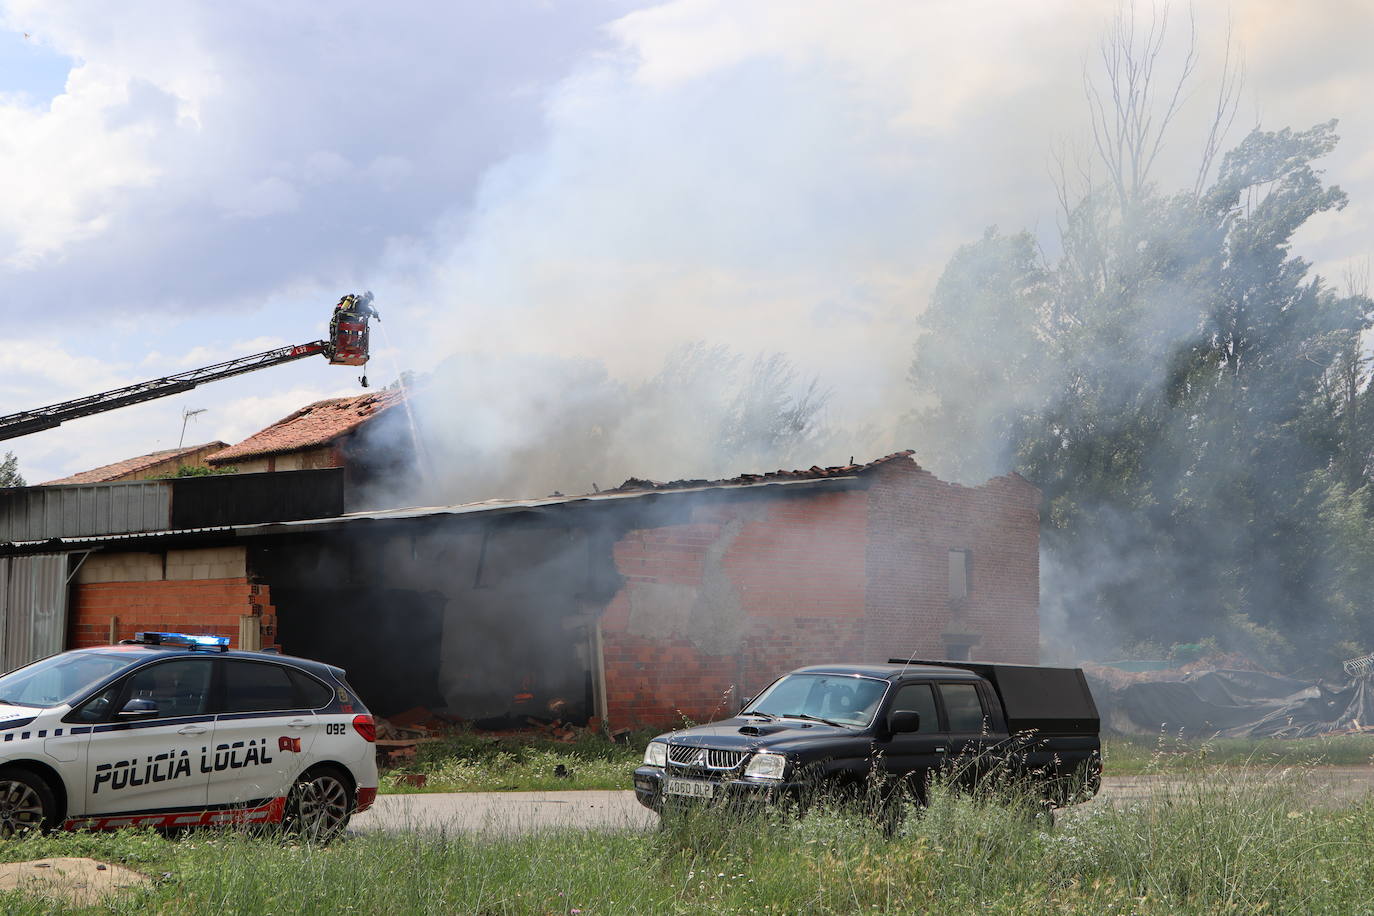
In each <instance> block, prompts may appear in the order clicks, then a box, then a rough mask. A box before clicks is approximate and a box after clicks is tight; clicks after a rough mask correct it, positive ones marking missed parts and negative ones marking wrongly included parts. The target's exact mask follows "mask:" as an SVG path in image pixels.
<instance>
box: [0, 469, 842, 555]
mask: <svg viewBox="0 0 1374 916" xmlns="http://www.w3.org/2000/svg"><path fill="white" fill-rule="evenodd" d="M857 480H858V477H856V476H854V475H848V476H844V477H838V476H836V477H823V478H804V479H800V480H795V479H794V480H769V481H764V482H758V483H745V484H735V483H723V484H714V485H707V486H698V487H687V486H674V487H660V488H659V489H642V490H622V489H615V490H603V491H601V492H600V493H587V494H584V495H581V496H561V495H558V496H549V497H545V498H543V499H490V500H486V501H484V502H478V503H465V504H462V505H456V506H412V507H409V508H404V509H375V510H369V511H364V512H349V513H347V514H345V515H340V516H336V517H334V518H312V519H301V520H299V521H290V522H257V523H254V524H247V525H221V526H215V527H210V528H183V529H177V530H167V531H149V532H141V533H129V534H116V535H103V536H95V537H62V538H50V539H48V540H43V541H17V542H11V543H9V544H0V550H4V549H9V550H10V551H13V552H26V551H30V550H33V549H37V548H41V549H45V550H59V549H62V548H68V549H73V550H75V549H81V548H87V547H90V546H92V545H97V544H115V543H119V542H122V541H132V540H149V539H159V538H172V537H186V536H194V535H205V534H232V535H234V536H235V537H253V536H260V535H269V534H279V533H284V532H288V531H302V530H316V531H318V530H325V529H331V528H340V527H345V526H348V525H354V524H358V523H362V522H375V521H398V520H405V519H419V518H437V517H440V516H462V515H476V514H502V513H512V512H528V511H531V510H536V509H544V508H553V507H562V506H569V507H571V506H576V505H580V504H588V505H590V504H597V503H611V502H619V501H622V500H639V499H645V498H664V497H670V496H675V495H679V494H681V495H689V494H693V493H697V494H701V493H726V492H731V491H760V490H769V489H778V488H786V489H788V490H796V489H816V488H825V489H830V488H833V487H835V486H836V485H848V484H851V483H853V482H855V481H857Z"/></svg>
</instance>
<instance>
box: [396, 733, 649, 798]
mask: <svg viewBox="0 0 1374 916" xmlns="http://www.w3.org/2000/svg"><path fill="white" fill-rule="evenodd" d="M653 734H655V733H653V732H643V733H634V734H631V735H627V736H625V738H624V740H622V741H612V740H611V739H610V738H609V737H607V736H605V735H602V734H599V733H596V732H587V733H585V734H583V735H581V736H580V737H579V738H578V739H577V740H576V741H555V740H553V739H551V738H546V737H543V736H540V735H535V734H530V735H505V736H501V737H493V736H488V735H481V734H478V733H476V732H467V731H455V732H452V733H450V734H447V735H445V736H444V737H443V738H441V739H440V740H438V741H433V742H428V743H425V744H421V745H419V746H418V747H417V749H416V755H415V759H414V760H412V761H410V762H408V763H406V764H405V765H404V766H401V767H397V768H395V769H393V770H389V771H387V773H385V774H384V775H383V777H382V786H381V791H383V792H396V793H399V792H502V791H554V790H560V789H628V788H630V787H631V784H632V780H631V773H633V772H634V768H635V766H636V765H637V764H638V763H639V761H640V760H641V758H642V757H643V756H644V745H645V744H646V743H647V742H648V740H649V738H651V737H653ZM410 773H423V774H424V775H425V777H426V783H425V785H424V787H423V788H416V787H413V786H407V785H404V784H403V783H402V782H401V781H400V780H399V779H398V778H397V777H400V776H403V775H405V774H410Z"/></svg>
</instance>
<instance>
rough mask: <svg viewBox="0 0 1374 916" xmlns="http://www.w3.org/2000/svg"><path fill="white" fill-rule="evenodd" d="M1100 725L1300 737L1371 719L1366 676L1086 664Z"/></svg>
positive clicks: (1193, 734)
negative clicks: (1124, 677) (1340, 679)
mask: <svg viewBox="0 0 1374 916" xmlns="http://www.w3.org/2000/svg"><path fill="white" fill-rule="evenodd" d="M1085 674H1086V675H1087V678H1088V685H1089V687H1090V688H1091V690H1092V692H1093V698H1094V699H1095V700H1096V702H1097V707H1098V710H1099V712H1100V713H1101V715H1102V725H1103V728H1104V730H1107V731H1115V732H1118V733H1122V734H1159V733H1160V732H1161V731H1162V732H1167V733H1169V734H1182V735H1184V736H1185V737H1190V738H1197V737H1213V736H1220V737H1224V738H1262V737H1281V738H1305V737H1310V736H1312V735H1323V734H1329V733H1331V732H1343V731H1349V730H1351V729H1355V728H1360V727H1362V726H1370V725H1374V690H1371V688H1370V681H1371V678H1369V677H1359V678H1355V679H1354V680H1351V681H1347V682H1346V683H1344V684H1342V685H1336V686H1333V685H1329V684H1325V683H1323V682H1321V681H1304V680H1297V679H1295V678H1289V677H1283V676H1281V675H1276V674H1266V673H1264V672H1261V671H1242V670H1237V669H1228V668H1217V669H1210V670H1200V671H1189V672H1186V673H1180V672H1169V673H1166V672H1160V673H1159V674H1158V675H1152V676H1151V677H1150V678H1149V679H1143V678H1141V677H1140V676H1139V675H1136V676H1134V677H1133V678H1132V679H1131V680H1130V681H1129V682H1128V683H1121V682H1120V680H1119V679H1116V678H1111V677H1108V676H1103V675H1104V674H1105V672H1104V671H1103V669H1100V668H1099V669H1096V670H1094V669H1092V668H1087V669H1085Z"/></svg>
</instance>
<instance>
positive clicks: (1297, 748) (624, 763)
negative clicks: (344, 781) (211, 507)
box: [382, 731, 1374, 793]
mask: <svg viewBox="0 0 1374 916" xmlns="http://www.w3.org/2000/svg"><path fill="white" fill-rule="evenodd" d="M654 734H656V732H652V731H646V732H642V733H636V734H634V735H631V736H630V737H629V740H628V741H625V742H623V743H621V742H613V741H610V740H608V739H607V738H605V737H604V736H601V735H598V734H595V733H588V734H586V735H584V736H582V737H581V738H579V739H578V740H577V741H574V742H562V741H554V740H551V739H548V738H544V737H540V736H534V735H530V736H518V737H501V738H493V737H487V736H482V735H479V734H476V733H471V732H459V733H455V734H453V735H450V736H448V737H446V738H444V739H443V740H442V741H435V742H432V743H428V744H422V745H420V746H419V752H418V754H417V755H416V758H415V760H414V761H413V762H411V763H409V764H407V765H406V766H404V767H399V768H397V769H395V770H393V771H391V773H392V774H393V775H394V774H401V773H424V774H425V775H426V776H427V777H428V781H427V782H426V784H425V787H424V788H422V789H419V788H413V787H409V786H401V785H398V784H397V782H396V780H395V779H388V778H385V777H384V778H383V779H382V791H383V792H391V793H400V792H501V791H551V790H559V789H629V788H631V779H630V774H631V773H632V772H633V771H634V768H635V766H636V765H638V763H639V761H640V759H641V758H642V756H643V753H644V744H645V743H646V742H647V741H648V740H649V738H651V737H653V735H654ZM1103 759H1104V763H1105V768H1106V775H1108V776H1135V775H1140V774H1144V773H1159V772H1189V771H1196V770H1200V769H1205V768H1208V767H1214V766H1248V767H1257V768H1269V767H1274V766H1320V765H1329V764H1345V765H1358V764H1366V765H1368V764H1371V763H1374V736H1372V735H1343V736H1340V737H1336V738H1307V739H1301V740H1291V741H1290V740H1279V739H1265V740H1249V739H1225V738H1219V739H1213V740H1211V741H1187V742H1185V741H1180V740H1178V739H1176V738H1172V737H1169V736H1167V735H1164V736H1160V737H1159V738H1157V739H1154V740H1148V739H1134V738H1129V739H1128V738H1108V739H1106V740H1105V741H1104V742H1103ZM560 766H561V767H562V768H563V770H562V771H561V772H562V773H563V774H564V775H556V774H557V773H559V772H560V771H559V769H558V768H559V767H560Z"/></svg>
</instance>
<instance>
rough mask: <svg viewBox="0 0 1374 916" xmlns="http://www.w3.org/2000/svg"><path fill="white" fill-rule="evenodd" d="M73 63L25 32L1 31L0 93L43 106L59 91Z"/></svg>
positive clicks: (74, 63)
mask: <svg viewBox="0 0 1374 916" xmlns="http://www.w3.org/2000/svg"><path fill="white" fill-rule="evenodd" d="M75 65H76V62H75V61H74V60H73V59H72V58H70V57H66V56H65V55H62V54H59V53H57V52H56V51H54V50H52V49H51V48H49V47H47V46H45V45H43V44H41V43H40V42H39V41H38V39H37V38H35V37H30V38H25V37H24V33H23V32H22V31H21V32H11V31H9V30H8V29H5V30H0V95H19V96H22V97H23V98H24V100H25V101H27V102H29V103H30V104H34V105H43V106H46V105H47V104H48V103H49V102H51V101H52V100H53V99H55V98H57V97H58V96H59V95H61V94H62V90H63V88H64V87H65V86H66V85H67V74H68V72H70V71H71V69H72V67H74V66H75Z"/></svg>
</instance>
